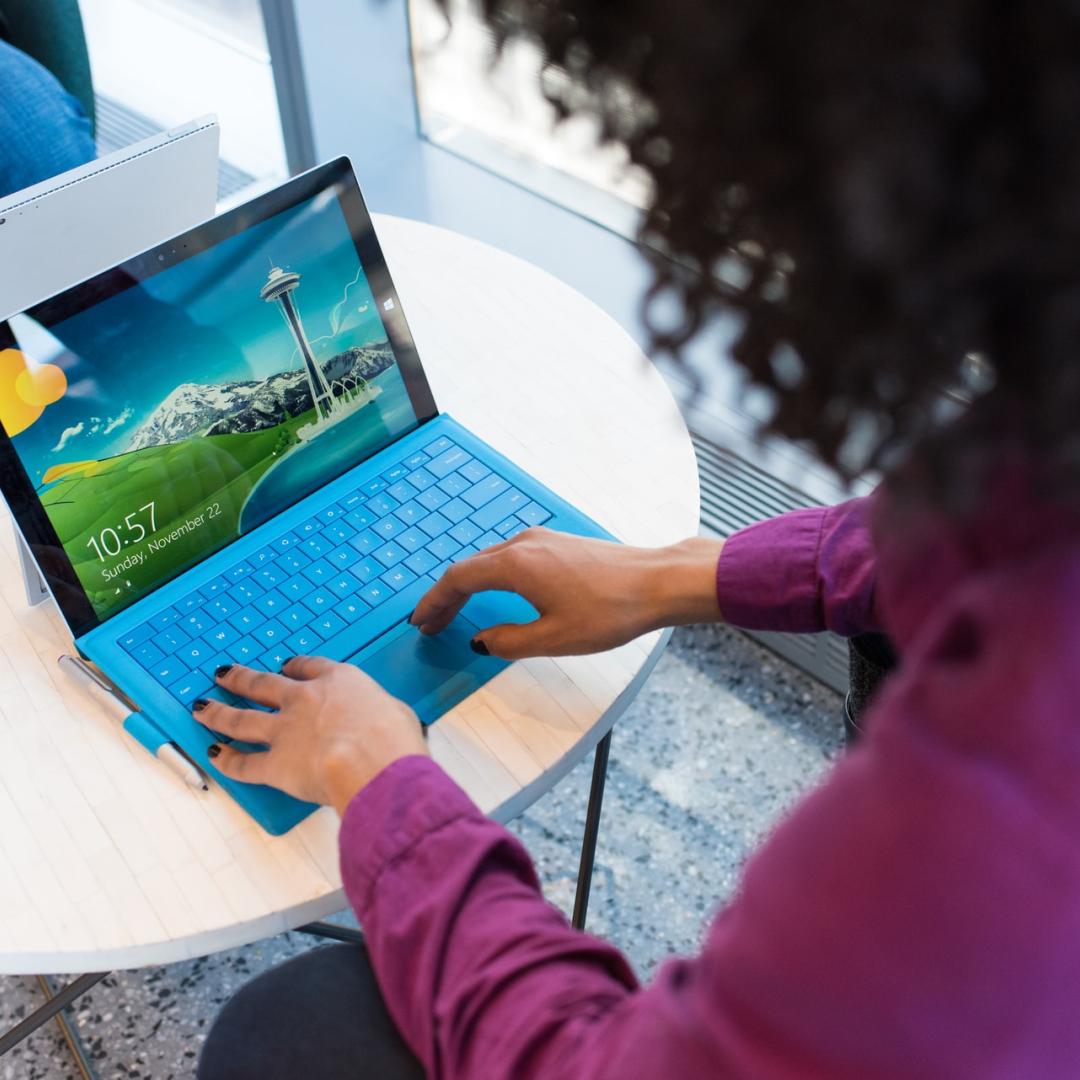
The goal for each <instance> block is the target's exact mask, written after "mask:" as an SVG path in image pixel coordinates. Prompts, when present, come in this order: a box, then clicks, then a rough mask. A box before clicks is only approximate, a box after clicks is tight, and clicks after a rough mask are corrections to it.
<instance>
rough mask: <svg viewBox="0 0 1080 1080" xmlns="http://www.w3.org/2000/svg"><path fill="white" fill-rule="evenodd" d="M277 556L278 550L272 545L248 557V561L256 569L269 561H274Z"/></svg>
mask: <svg viewBox="0 0 1080 1080" xmlns="http://www.w3.org/2000/svg"><path fill="white" fill-rule="evenodd" d="M276 557H277V552H276V551H275V550H274V549H273V548H271V547H264V548H263V549H262V551H256V552H255V554H254V555H252V556H251V558H250V559H248V562H249V563H250V564H251V565H252V566H253V567H254V568H255V569H256V570H260V569H261V568H262V567H264V566H266V565H267V564H268V563H271V562H273V561H274V559H275V558H276Z"/></svg>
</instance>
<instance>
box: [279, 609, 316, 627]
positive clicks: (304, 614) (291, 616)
mask: <svg viewBox="0 0 1080 1080" xmlns="http://www.w3.org/2000/svg"><path fill="white" fill-rule="evenodd" d="M278 621H279V622H280V623H281V625H282V626H284V627H285V629H286V630H299V629H300V628H301V627H302V626H307V624H308V623H309V622H311V612H310V611H309V610H308V609H307V608H306V607H304V605H303V604H293V606H292V607H291V608H289V610H288V611H283V612H282V613H281V614H280V615H279V616H278Z"/></svg>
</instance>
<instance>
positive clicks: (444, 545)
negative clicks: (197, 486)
mask: <svg viewBox="0 0 1080 1080" xmlns="http://www.w3.org/2000/svg"><path fill="white" fill-rule="evenodd" d="M550 517H551V513H550V511H548V510H547V509H546V508H545V507H543V506H541V505H540V504H539V503H537V502H534V501H533V500H532V499H531V498H529V496H528V495H526V494H524V493H523V492H521V491H519V490H518V489H517V488H515V487H514V486H513V484H511V483H510V482H509V481H508V480H507V479H506V478H505V477H502V476H500V475H499V474H498V473H497V472H495V471H493V470H492V469H490V468H489V467H488V466H487V465H485V464H484V463H483V462H482V461H480V460H479V459H477V458H475V457H473V456H472V455H471V454H469V453H468V451H466V450H464V449H462V448H461V447H460V446H458V445H457V444H455V443H454V442H453V441H452V440H451V439H449V438H447V437H445V436H442V437H440V438H438V439H436V440H435V441H434V442H432V443H430V444H429V445H427V446H425V447H424V448H423V450H421V451H419V452H418V453H415V454H412V455H410V456H409V457H408V458H406V459H405V460H404V461H401V462H400V463H399V464H397V465H395V466H394V467H393V468H392V469H387V470H386V472H384V473H383V474H382V475H381V476H380V477H378V478H377V479H374V480H369V481H367V482H366V483H364V484H362V485H361V486H360V487H358V488H357V489H356V490H355V491H353V492H351V493H350V494H348V495H346V496H345V498H343V499H341V500H339V501H337V502H330V503H327V505H326V506H324V507H323V508H322V509H321V510H319V511H318V512H317V513H315V514H313V515H312V516H311V517H310V518H309V519H308V520H307V521H305V522H304V523H303V524H301V525H299V526H298V527H297V528H294V529H291V530H289V531H287V532H282V533H281V534H280V535H279V536H277V537H275V538H274V539H273V540H272V541H270V542H269V543H268V544H266V545H265V546H264V547H263V548H262V549H261V550H259V551H257V552H256V553H255V554H254V555H252V556H251V557H250V558H248V559H244V560H242V561H239V562H237V563H235V564H234V565H232V566H231V567H229V568H228V569H227V570H225V571H224V572H223V573H222V574H220V575H219V576H218V577H216V578H215V579H214V580H212V581H210V582H208V583H207V584H206V585H204V586H202V588H201V589H198V590H195V591H194V592H192V593H190V594H189V595H188V596H186V597H184V599H183V600H181V601H179V602H178V603H176V604H174V605H173V606H172V607H168V608H165V609H164V610H163V611H159V612H158V613H157V614H156V615H154V616H153V617H152V618H149V619H147V620H146V621H145V622H144V623H142V624H141V625H140V626H138V627H136V628H135V629H134V630H132V631H131V632H130V633H128V634H126V635H124V636H123V637H122V638H121V639H120V645H121V647H122V648H123V649H124V650H125V651H126V652H127V653H128V654H130V655H131V656H132V657H133V658H134V659H135V660H136V661H137V662H138V663H139V665H140V666H141V667H143V668H145V669H146V670H147V671H148V672H150V674H151V675H152V676H153V677H154V678H155V679H156V680H157V681H158V682H159V683H160V684H161V685H162V686H163V687H165V689H166V690H167V691H168V692H169V693H170V694H171V695H172V696H173V697H174V698H175V699H176V700H177V701H179V702H180V703H181V704H183V705H185V706H190V704H191V703H192V702H193V701H194V700H195V699H196V698H197V697H210V696H213V697H217V698H228V695H226V694H225V693H224V692H223V691H222V690H221V689H220V688H219V687H217V686H216V685H215V684H214V681H213V676H214V671H215V670H216V669H217V668H219V667H220V666H221V665H222V664H230V663H240V664H245V665H246V666H248V667H253V668H261V669H264V670H266V671H278V670H280V668H281V665H282V664H283V663H284V662H285V661H286V660H287V659H288V658H289V657H290V656H295V655H299V654H315V655H319V656H327V657H330V658H331V659H333V660H345V659H347V658H348V657H350V656H352V655H353V654H354V653H356V652H358V651H359V650H360V649H362V648H363V647H364V646H365V645H367V644H368V643H369V642H371V641H373V640H374V639H375V638H377V637H378V636H379V635H380V634H382V633H384V632H385V631H386V630H388V629H389V628H390V627H391V626H393V625H394V624H395V623H398V622H400V621H401V620H402V619H405V618H407V617H408V615H409V614H410V613H411V612H412V609H413V608H414V607H415V606H416V604H417V602H418V601H419V599H420V597H422V596H423V595H424V593H425V592H427V590H428V589H429V588H430V587H431V586H432V585H433V584H434V583H435V581H436V579H437V578H438V577H439V576H440V575H441V574H442V572H443V571H444V570H445V569H446V567H447V566H449V565H450V563H452V562H457V561H459V560H461V559H464V558H467V557H468V556H469V555H473V554H475V553H476V552H478V551H482V550H483V549H484V548H486V547H489V546H490V545H492V544H496V543H499V542H500V541H502V540H506V539H509V538H510V537H512V536H515V535H516V534H517V533H519V532H521V531H522V530H523V529H527V528H529V527H530V526H532V525H540V524H542V523H543V522H545V521H547V520H548V518H550Z"/></svg>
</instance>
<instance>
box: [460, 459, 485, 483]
mask: <svg viewBox="0 0 1080 1080" xmlns="http://www.w3.org/2000/svg"><path fill="white" fill-rule="evenodd" d="M490 472H491V470H490V469H489V468H488V467H487V466H486V465H484V464H483V463H482V462H479V461H477V460H476V458H473V459H472V461H470V462H468V463H467V464H465V465H463V466H462V467H461V468H460V469H458V475H459V476H464V477H465V479H466V480H468V481H469V483H470V484H475V483H477V482H478V481H480V480H483V479H484V477H485V476H487V475H488V473H490Z"/></svg>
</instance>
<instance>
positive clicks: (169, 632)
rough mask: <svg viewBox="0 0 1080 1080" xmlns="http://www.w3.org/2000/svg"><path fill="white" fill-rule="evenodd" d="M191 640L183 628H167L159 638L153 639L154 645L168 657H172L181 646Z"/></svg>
mask: <svg viewBox="0 0 1080 1080" xmlns="http://www.w3.org/2000/svg"><path fill="white" fill-rule="evenodd" d="M190 640H191V639H190V638H189V637H188V635H187V634H186V633H185V632H184V631H183V629H182V628H181V627H179V626H166V627H165V629H164V630H162V631H161V633H160V634H158V635H157V637H155V638H153V643H154V644H155V645H156V646H157V647H158V648H159V649H160V650H161V651H162V652H163V653H164V654H165V655H166V656H171V655H172V654H173V653H174V652H176V650H177V649H179V648H180V646H181V645H183V644H184V643H185V642H187V641H190Z"/></svg>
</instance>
